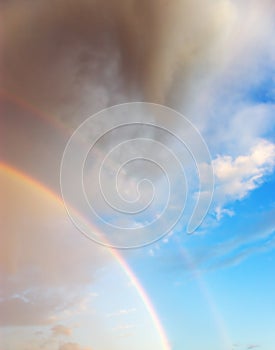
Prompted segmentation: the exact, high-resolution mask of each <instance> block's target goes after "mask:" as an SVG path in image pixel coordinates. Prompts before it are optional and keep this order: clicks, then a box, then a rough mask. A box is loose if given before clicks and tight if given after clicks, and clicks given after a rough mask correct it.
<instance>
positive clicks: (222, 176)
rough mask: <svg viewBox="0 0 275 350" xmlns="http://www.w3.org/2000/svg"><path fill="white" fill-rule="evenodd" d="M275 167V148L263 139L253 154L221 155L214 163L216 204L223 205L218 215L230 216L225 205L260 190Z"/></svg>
mask: <svg viewBox="0 0 275 350" xmlns="http://www.w3.org/2000/svg"><path fill="white" fill-rule="evenodd" d="M274 165H275V145H274V144H273V143H271V142H269V141H267V140H260V141H259V142H258V143H257V144H256V145H255V146H254V147H252V148H251V150H250V152H249V154H247V155H239V156H237V157H236V158H233V157H232V156H218V157H217V158H216V159H214V160H213V168H214V173H215V176H216V194H215V201H217V202H218V203H219V205H218V206H217V209H216V213H217V216H219V217H221V214H229V215H231V214H232V213H231V212H226V211H225V209H222V206H223V205H224V204H225V203H228V202H232V201H235V200H241V199H243V198H244V197H245V196H247V195H248V194H249V192H251V191H252V190H254V189H255V188H257V187H259V186H260V185H261V184H262V183H263V182H264V178H265V176H266V175H268V174H270V173H271V172H272V171H273V169H274Z"/></svg>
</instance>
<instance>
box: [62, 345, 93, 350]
mask: <svg viewBox="0 0 275 350" xmlns="http://www.w3.org/2000/svg"><path fill="white" fill-rule="evenodd" d="M59 350H92V348H90V347H85V346H81V345H80V344H77V343H65V344H63V345H61V346H60V347H59Z"/></svg>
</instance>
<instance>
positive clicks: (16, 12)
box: [2, 0, 234, 118]
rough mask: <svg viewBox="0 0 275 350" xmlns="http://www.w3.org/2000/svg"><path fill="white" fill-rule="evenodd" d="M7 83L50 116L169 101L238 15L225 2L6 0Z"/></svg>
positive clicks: (5, 77) (7, 88)
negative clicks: (120, 104) (175, 87)
mask: <svg viewBox="0 0 275 350" xmlns="http://www.w3.org/2000/svg"><path fill="white" fill-rule="evenodd" d="M2 9H3V11H2V13H3V19H4V26H3V28H4V36H3V38H4V40H3V45H2V46H3V50H2V52H3V62H2V63H3V78H4V79H3V83H2V87H4V89H5V90H8V91H10V92H12V93H14V94H16V95H19V96H21V97H24V98H26V99H27V100H28V101H30V102H32V103H34V104H36V105H37V106H41V107H43V108H44V109H45V110H46V111H49V112H51V113H53V114H58V115H63V117H64V118H65V116H67V117H68V116H69V115H70V114H71V113H75V112H76V111H77V112H83V113H86V112H88V113H90V112H94V111H95V110H98V109H101V108H103V107H106V106H108V105H111V104H114V103H118V102H126V101H133V100H145V101H150V102H158V103H167V101H168V99H169V92H170V91H171V88H172V86H173V85H174V84H175V83H176V81H177V78H178V76H179V74H181V76H182V78H183V79H185V78H186V80H187V78H188V77H190V75H192V74H194V71H195V69H196V67H197V66H198V64H200V65H201V63H202V62H204V64H203V65H204V66H205V58H206V57H207V55H209V50H210V48H211V47H212V45H214V44H215V42H216V41H217V40H218V39H219V35H220V32H221V29H222V28H223V27H224V26H226V23H227V22H228V20H229V19H230V18H232V16H233V12H234V11H233V9H232V5H230V2H229V1H227V0H220V1H209V0H207V1H203V2H202V1H200V0H195V1H194V0H179V1H173V2H168V1H164V0H151V1H147V0H138V1H137V0H114V1H102V0H80V1H64V0H59V1H58V0H54V1H40V2H36V1H32V0H28V1H24V2H22V1H17V0H14V1H8V2H6V4H2Z"/></svg>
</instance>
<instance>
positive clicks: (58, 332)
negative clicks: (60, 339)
mask: <svg viewBox="0 0 275 350" xmlns="http://www.w3.org/2000/svg"><path fill="white" fill-rule="evenodd" d="M52 332H53V336H66V337H68V336H70V335H71V334H72V329H71V328H69V327H66V326H62V325H56V326H54V327H52Z"/></svg>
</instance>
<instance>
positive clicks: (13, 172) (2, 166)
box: [0, 163, 171, 350]
mask: <svg viewBox="0 0 275 350" xmlns="http://www.w3.org/2000/svg"><path fill="white" fill-rule="evenodd" d="M0 171H4V172H6V173H7V174H8V175H9V176H11V177H13V178H15V179H16V180H20V181H22V182H24V183H27V184H29V185H30V186H32V187H34V188H35V189H37V190H39V191H41V192H42V193H44V194H46V195H47V196H48V197H49V198H51V199H52V200H53V201H55V202H57V203H58V204H59V205H61V206H63V205H64V203H63V200H62V198H61V197H59V196H58V195H57V194H56V193H55V192H53V191H52V190H50V189H49V188H48V187H46V186H45V185H43V184H42V183H40V182H39V181H37V180H36V179H34V178H32V177H30V176H28V175H27V174H25V173H22V172H21V171H19V170H18V169H16V168H14V167H12V166H10V165H8V164H6V163H0ZM73 210H74V212H75V213H76V214H77V215H78V216H79V217H80V218H81V220H84V219H83V218H82V216H81V215H80V214H79V213H78V212H77V211H76V210H75V209H73ZM89 225H90V227H91V229H93V227H92V226H91V224H89ZM106 249H108V251H109V252H110V253H111V254H112V256H113V257H114V258H115V259H116V261H117V262H118V263H119V265H120V266H121V268H122V269H123V271H124V272H125V274H126V275H127V277H128V278H129V280H130V282H131V283H132V285H133V286H134V287H135V289H136V292H137V294H138V295H139V297H140V298H141V300H142V302H143V304H144V306H145V308H146V310H147V311H148V313H149V315H150V317H151V320H152V322H153V325H154V327H155V329H156V331H157V334H158V335H159V337H160V341H161V344H162V348H163V350H171V346H170V344H169V341H168V338H167V335H166V333H165V330H164V328H163V326H162V324H161V322H160V320H159V317H158V315H157V312H156V310H155V309H154V306H153V304H152V302H151V300H150V298H149V297H148V295H147V293H146V292H145V290H144V288H143V287H142V285H141V283H140V282H139V280H138V278H137V277H136V276H135V274H134V273H133V271H132V270H131V269H130V267H129V266H128V265H127V263H126V262H125V260H124V259H123V257H122V256H121V255H120V254H119V251H118V250H115V249H113V248H110V247H106Z"/></svg>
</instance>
